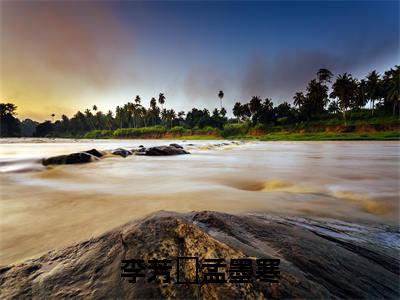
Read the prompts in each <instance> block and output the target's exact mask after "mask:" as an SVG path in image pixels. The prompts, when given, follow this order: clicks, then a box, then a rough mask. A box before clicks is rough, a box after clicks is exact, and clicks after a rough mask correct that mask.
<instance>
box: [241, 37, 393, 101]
mask: <svg viewBox="0 0 400 300" xmlns="http://www.w3.org/2000/svg"><path fill="white" fill-rule="evenodd" d="M368 42H370V41H369V40H368V39H367V38H359V39H356V40H354V41H353V43H352V45H348V47H347V50H346V51H345V52H341V53H337V52H336V53H334V52H333V51H332V52H329V51H326V50H324V51H323V50H297V51H296V50H294V49H292V50H291V51H285V52H281V53H279V54H278V55H276V56H274V57H268V58H267V57H264V56H261V55H254V56H253V57H251V58H250V59H249V61H248V62H247V64H245V65H244V67H243V69H242V73H241V77H240V80H241V89H240V95H241V97H242V98H243V99H244V100H247V99H249V98H250V97H251V96H254V95H258V96H262V97H270V98H272V99H273V100H274V102H275V103H280V102H282V101H291V100H292V97H293V95H294V94H295V92H297V91H303V90H304V89H305V86H306V84H307V82H308V81H309V80H311V79H312V78H315V75H316V72H317V71H318V70H319V69H320V68H327V69H329V70H331V72H332V73H334V75H337V74H338V73H343V72H348V73H352V74H355V75H356V76H357V75H358V73H359V71H360V70H362V71H363V70H365V68H366V67H367V68H368V70H369V71H371V70H373V69H375V68H378V67H379V65H380V64H379V63H380V62H381V61H382V60H385V59H388V58H389V59H394V61H393V65H394V64H396V63H399V61H398V57H399V56H398V54H397V51H398V49H399V47H398V39H385V40H382V41H380V42H377V43H374V44H368ZM365 75H366V74H361V76H362V77H363V76H365Z"/></svg>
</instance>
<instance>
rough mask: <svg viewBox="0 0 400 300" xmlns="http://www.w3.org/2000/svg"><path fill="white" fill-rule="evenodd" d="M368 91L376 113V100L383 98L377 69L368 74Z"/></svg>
mask: <svg viewBox="0 0 400 300" xmlns="http://www.w3.org/2000/svg"><path fill="white" fill-rule="evenodd" d="M366 92H367V96H368V98H369V99H370V100H371V104H372V115H374V109H375V101H378V100H380V99H381V94H382V89H381V81H380V75H379V73H378V72H376V71H375V70H374V71H372V72H371V73H369V74H368V76H367V85H366Z"/></svg>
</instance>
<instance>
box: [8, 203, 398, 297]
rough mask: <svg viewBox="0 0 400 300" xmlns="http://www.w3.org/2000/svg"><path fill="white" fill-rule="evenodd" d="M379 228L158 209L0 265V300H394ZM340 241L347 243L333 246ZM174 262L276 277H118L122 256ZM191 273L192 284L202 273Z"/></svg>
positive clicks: (393, 270) (390, 252)
mask: <svg viewBox="0 0 400 300" xmlns="http://www.w3.org/2000/svg"><path fill="white" fill-rule="evenodd" d="M364 229H365V231H364ZM371 230H372V232H371ZM384 232H385V229H382V228H372V227H371V228H370V227H364V226H362V227H361V226H356V227H354V226H353V225H352V224H348V223H343V222H341V223H332V222H331V221H329V220H328V221H326V222H325V221H321V220H308V219H304V218H294V217H287V218H283V217H275V216H271V215H265V214H246V215H229V214H225V213H218V212H210V211H205V212H192V213H187V214H178V213H169V212H158V213H155V214H153V215H150V216H148V217H146V218H144V219H142V220H136V221H132V222H130V223H128V224H126V225H123V226H121V227H118V228H116V229H114V230H111V231H109V232H107V233H105V234H103V235H101V236H99V237H96V238H92V239H90V240H87V241H85V242H81V243H78V244H76V245H73V246H70V247H67V248H65V249H62V250H55V251H51V252H48V253H46V254H45V255H43V256H42V257H40V258H35V259H30V260H27V261H25V262H22V263H17V264H15V265H10V266H4V267H2V268H1V269H0V283H1V284H0V294H1V295H2V297H1V298H2V299H11V298H13V299H24V298H34V299H49V298H51V299H52V298H77V299H81V298H95V299H97V298H105V299H107V298H112V299H139V298H140V299H150V298H151V299H165V298H174V299H232V298H233V299H271V298H280V299H293V298H296V299H298V298H306V299H341V298H353V299H399V294H400V291H399V285H398V275H399V273H398V263H399V261H398V249H397V248H396V247H395V246H393V247H391V246H390V244H385V245H386V247H381V246H380V245H379V241H380V239H379V235H377V233H379V234H382V233H384ZM317 233H318V234H317ZM393 234H396V231H394V232H393ZM398 235H399V234H398V233H397V236H398ZM328 236H329V237H330V238H327V237H328ZM344 239H345V240H346V243H347V245H343V244H342V243H341V242H338V241H343V240H344ZM377 242H378V243H377ZM381 242H382V241H381ZM348 244H351V245H353V247H349V246H348ZM176 256H181V257H182V256H186V257H198V258H199V264H200V265H202V264H203V263H204V262H205V259H209V258H223V259H225V261H226V263H227V264H229V261H230V259H231V258H238V257H243V258H245V257H252V258H277V259H280V265H279V270H280V280H279V283H266V282H262V281H259V280H256V279H255V278H254V276H253V279H252V282H251V283H248V284H235V283H231V282H227V283H224V284H202V285H200V284H191V285H185V284H176V269H175V268H174V267H173V268H172V270H171V273H170V274H171V280H172V282H171V283H170V284H162V283H158V282H148V279H149V278H150V277H151V275H152V270H149V269H145V270H144V272H145V278H139V279H138V281H137V282H136V283H135V284H132V283H129V282H128V278H123V277H121V261H122V260H123V259H135V258H136V259H144V260H146V261H147V260H148V259H151V258H158V259H163V258H166V259H172V265H173V266H174V265H176V260H175V258H176ZM383 261H386V262H387V263H389V265H388V264H386V265H385V264H382V262H383ZM228 266H229V265H228ZM254 268H255V267H254ZM198 271H199V276H200V281H201V280H202V276H203V275H202V269H201V268H200V269H198ZM180 272H181V273H180V274H184V275H185V277H186V278H193V276H194V274H195V269H194V268H193V267H191V266H190V265H182V268H180ZM226 276H228V275H226Z"/></svg>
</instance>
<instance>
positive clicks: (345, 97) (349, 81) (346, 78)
mask: <svg viewBox="0 0 400 300" xmlns="http://www.w3.org/2000/svg"><path fill="white" fill-rule="evenodd" d="M356 89H357V83H356V82H355V80H354V79H353V78H352V77H351V75H350V74H347V73H344V74H343V75H339V76H338V77H337V78H336V81H335V83H334V84H333V85H332V90H333V91H332V93H331V94H330V97H331V98H338V99H339V101H338V102H339V106H340V109H341V111H342V113H343V119H344V123H345V125H347V121H346V109H347V108H348V107H349V106H350V103H351V101H353V99H354V97H355V94H356Z"/></svg>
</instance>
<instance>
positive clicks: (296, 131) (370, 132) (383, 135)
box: [79, 120, 400, 141]
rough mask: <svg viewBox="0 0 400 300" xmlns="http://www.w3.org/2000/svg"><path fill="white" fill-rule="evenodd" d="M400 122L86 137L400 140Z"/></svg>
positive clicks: (125, 131)
mask: <svg viewBox="0 0 400 300" xmlns="http://www.w3.org/2000/svg"><path fill="white" fill-rule="evenodd" d="M399 129H400V124H398V122H393V121H392V120H391V122H381V123H375V122H373V123H366V122H359V123H355V122H352V123H348V124H346V125H342V124H337V123H335V122H329V123H318V124H316V123H311V122H310V123H303V124H297V125H296V126H290V127H289V126H269V127H265V126H262V125H255V126H252V125H251V124H250V123H240V124H226V125H225V126H224V127H223V129H218V128H213V127H205V128H193V129H187V128H184V127H181V126H176V127H173V128H166V127H163V126H154V127H143V128H121V129H116V130H92V131H89V132H87V133H84V134H82V135H81V136H79V137H81V138H89V139H113V138H115V139H183V140H212V139H253V140H262V141H307V140H313V141H319V140H399V139H400V130H399Z"/></svg>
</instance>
